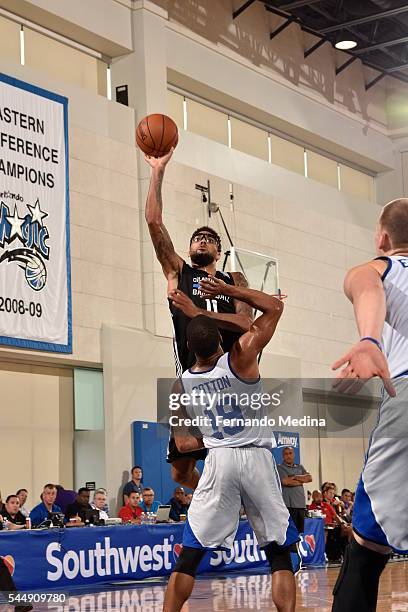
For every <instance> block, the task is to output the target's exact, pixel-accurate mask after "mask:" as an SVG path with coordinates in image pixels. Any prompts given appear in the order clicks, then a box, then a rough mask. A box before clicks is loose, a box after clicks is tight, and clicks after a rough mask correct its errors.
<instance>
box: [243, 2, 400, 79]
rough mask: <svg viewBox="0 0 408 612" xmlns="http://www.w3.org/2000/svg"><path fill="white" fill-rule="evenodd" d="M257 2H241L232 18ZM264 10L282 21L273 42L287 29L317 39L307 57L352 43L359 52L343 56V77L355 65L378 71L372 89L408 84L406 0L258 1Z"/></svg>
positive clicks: (308, 50) (341, 67) (272, 36)
mask: <svg viewBox="0 0 408 612" xmlns="http://www.w3.org/2000/svg"><path fill="white" fill-rule="evenodd" d="M255 1H257V0H247V1H246V2H244V0H242V3H241V5H240V6H239V8H237V10H235V12H234V18H237V17H238V16H239V15H240V14H241V13H242V12H244V11H245V10H246V9H247V8H249V6H251V5H252V4H254V2H255ZM262 1H263V4H264V6H265V10H266V11H268V12H271V13H275V14H277V15H279V16H281V17H283V18H284V19H285V20H286V21H282V23H281V24H280V25H279V27H278V28H276V29H275V30H274V31H272V32H271V38H274V37H275V36H278V35H279V34H280V33H281V32H282V31H283V30H284V29H286V27H288V26H289V25H290V24H291V23H294V22H295V23H298V24H299V25H300V26H301V27H302V28H303V29H304V30H305V31H307V32H310V33H312V34H315V35H316V36H318V37H319V39H318V41H317V43H316V44H314V45H312V47H310V48H309V49H306V50H305V57H308V56H309V55H311V54H312V53H313V52H314V51H315V50H316V49H317V48H319V47H320V46H322V45H323V44H324V43H325V42H330V43H332V44H333V45H334V44H335V43H336V42H337V41H338V40H339V39H343V40H344V39H347V40H350V39H351V40H355V41H356V42H357V47H355V49H353V50H351V51H347V53H348V54H349V55H350V58H349V60H348V61H347V65H346V62H345V63H344V64H343V66H340V68H338V69H337V72H341V71H342V70H344V69H346V68H347V66H348V65H350V64H351V63H352V62H354V61H355V60H356V59H360V60H361V61H362V62H363V63H364V64H366V65H368V66H371V67H372V68H375V69H377V70H379V75H378V77H376V78H374V79H373V80H372V81H371V82H369V83H368V84H367V88H370V87H371V86H372V85H374V84H375V83H376V82H378V81H379V80H380V79H381V78H383V77H384V76H386V75H388V74H390V75H392V76H394V77H397V78H399V79H401V80H404V81H407V82H408V1H407V0H292V1H288V0H262Z"/></svg>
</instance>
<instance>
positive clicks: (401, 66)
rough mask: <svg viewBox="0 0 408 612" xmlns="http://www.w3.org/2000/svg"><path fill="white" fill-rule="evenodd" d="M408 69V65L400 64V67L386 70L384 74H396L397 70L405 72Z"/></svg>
mask: <svg viewBox="0 0 408 612" xmlns="http://www.w3.org/2000/svg"><path fill="white" fill-rule="evenodd" d="M407 68H408V64H401V65H400V66H393V67H392V68H386V69H385V72H387V73H388V74H390V73H392V72H398V71H399V70H406V69H407Z"/></svg>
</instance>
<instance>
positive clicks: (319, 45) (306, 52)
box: [303, 38, 329, 59]
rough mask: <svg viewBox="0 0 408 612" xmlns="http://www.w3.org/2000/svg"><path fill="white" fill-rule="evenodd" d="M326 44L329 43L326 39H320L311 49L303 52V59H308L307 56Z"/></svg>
mask: <svg viewBox="0 0 408 612" xmlns="http://www.w3.org/2000/svg"><path fill="white" fill-rule="evenodd" d="M327 42H329V41H328V40H326V38H321V39H320V40H318V41H317V43H315V44H314V45H313V46H312V47H310V48H309V49H306V50H305V51H304V53H303V57H304V58H305V59H306V58H307V57H309V55H311V54H312V53H314V52H315V51H317V49H319V48H320V47H321V46H322V45H324V43H327Z"/></svg>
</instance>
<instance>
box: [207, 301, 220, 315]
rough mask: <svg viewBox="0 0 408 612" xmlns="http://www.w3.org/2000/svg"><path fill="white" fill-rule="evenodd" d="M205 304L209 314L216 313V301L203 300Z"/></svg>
mask: <svg viewBox="0 0 408 612" xmlns="http://www.w3.org/2000/svg"><path fill="white" fill-rule="evenodd" d="M205 303H206V305H207V310H210V311H211V312H218V304H217V300H207V299H206V300H205Z"/></svg>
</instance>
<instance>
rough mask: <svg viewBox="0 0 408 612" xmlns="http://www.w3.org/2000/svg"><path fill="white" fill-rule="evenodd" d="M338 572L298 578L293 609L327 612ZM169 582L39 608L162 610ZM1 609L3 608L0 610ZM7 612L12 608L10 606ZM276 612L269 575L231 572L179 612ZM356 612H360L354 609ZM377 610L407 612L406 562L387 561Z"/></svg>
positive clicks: (59, 611)
mask: <svg viewBox="0 0 408 612" xmlns="http://www.w3.org/2000/svg"><path fill="white" fill-rule="evenodd" d="M338 572H339V568H337V567H335V568H334V567H333V568H328V569H308V570H302V572H300V574H298V576H297V578H296V581H297V606H296V610H297V611H302V612H330V609H331V601H332V597H331V591H332V588H333V585H334V583H335V581H336V578H337V575H338ZM166 584H167V579H163V580H162V581H158V580H154V581H153V580H152V581H149V580H143V581H142V582H139V583H135V582H129V583H121V584H120V585H114V584H112V585H111V588H109V587H107V586H106V585H104V587H103V588H104V589H107V590H99V589H95V590H93V591H92V592H89V591H88V592H84V591H75V592H71V593H70V594H69V595H68V594H67V599H66V601H65V603H64V604H58V605H56V604H40V605H36V606H35V608H34V610H36V611H37V610H38V611H40V612H43V611H45V610H54V611H56V612H99V611H106V612H113V611H115V612H116V611H118V612H119V611H121V612H161V610H162V606H163V597H164V591H165V588H166ZM0 610H2V611H3V610H4V611H5V608H2V607H0ZM10 610H11V608H10ZM227 610H239V611H240V612H249V611H254V610H260V611H264V612H265V611H266V610H268V611H273V610H276V608H275V606H274V605H273V604H272V597H271V576H270V574H269V573H265V574H256V575H254V574H250V573H230V574H225V573H224V574H219V575H211V576H208V575H207V576H203V577H198V579H197V582H196V585H195V588H194V591H193V594H192V597H191V598H190V600H189V601H188V602H187V604H186V605H185V606H184V608H183V611H182V612H210V611H214V612H226V611H227ZM356 612H358V611H356ZM377 612H408V561H398V562H392V563H389V564H388V566H387V567H386V569H385V571H384V574H383V576H382V579H381V586H380V594H379V598H378V607H377Z"/></svg>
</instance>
